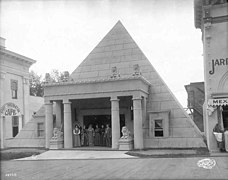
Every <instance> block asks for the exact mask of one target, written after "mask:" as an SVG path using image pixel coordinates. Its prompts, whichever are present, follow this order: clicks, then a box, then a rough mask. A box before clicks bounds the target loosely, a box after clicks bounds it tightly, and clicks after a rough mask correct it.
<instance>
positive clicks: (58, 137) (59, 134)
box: [51, 128, 63, 140]
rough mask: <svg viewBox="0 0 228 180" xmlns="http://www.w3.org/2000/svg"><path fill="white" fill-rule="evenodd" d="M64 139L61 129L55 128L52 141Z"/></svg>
mask: <svg viewBox="0 0 228 180" xmlns="http://www.w3.org/2000/svg"><path fill="white" fill-rule="evenodd" d="M62 138H63V132H61V130H60V129H59V128H54V130H53V136H52V138H51V139H52V140H61V139H62Z"/></svg>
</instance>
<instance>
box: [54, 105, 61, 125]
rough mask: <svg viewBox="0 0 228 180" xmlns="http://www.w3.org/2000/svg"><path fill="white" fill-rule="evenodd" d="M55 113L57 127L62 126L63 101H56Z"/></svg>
mask: <svg viewBox="0 0 228 180" xmlns="http://www.w3.org/2000/svg"><path fill="white" fill-rule="evenodd" d="M55 115H56V127H57V128H60V127H61V120H62V111H61V101H56V104H55Z"/></svg>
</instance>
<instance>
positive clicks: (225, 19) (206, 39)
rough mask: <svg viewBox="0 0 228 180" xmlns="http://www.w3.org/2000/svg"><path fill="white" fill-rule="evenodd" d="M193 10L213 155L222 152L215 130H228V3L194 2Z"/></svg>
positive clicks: (210, 147) (217, 0) (218, 1)
mask: <svg viewBox="0 0 228 180" xmlns="http://www.w3.org/2000/svg"><path fill="white" fill-rule="evenodd" d="M194 9H195V27H196V28H199V29H201V31H202V41H203V56H204V82H205V104H204V108H205V109H204V121H205V123H204V124H205V134H206V138H207V145H208V148H209V150H210V151H211V152H213V151H218V150H219V149H218V147H217V142H216V139H215V137H214V135H213V128H214V127H215V125H216V124H217V123H218V124H220V126H221V128H222V129H225V130H226V129H228V1H227V0H195V1H194Z"/></svg>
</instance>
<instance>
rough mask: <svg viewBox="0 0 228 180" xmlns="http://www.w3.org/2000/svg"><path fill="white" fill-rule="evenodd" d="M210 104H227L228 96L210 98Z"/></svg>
mask: <svg viewBox="0 0 228 180" xmlns="http://www.w3.org/2000/svg"><path fill="white" fill-rule="evenodd" d="M208 105H209V106H227V105H228V98H223V99H209V100H208Z"/></svg>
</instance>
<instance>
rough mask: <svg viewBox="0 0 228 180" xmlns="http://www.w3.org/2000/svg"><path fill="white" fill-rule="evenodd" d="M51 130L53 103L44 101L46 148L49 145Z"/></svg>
mask: <svg viewBox="0 0 228 180" xmlns="http://www.w3.org/2000/svg"><path fill="white" fill-rule="evenodd" d="M52 132H53V104H52V103H51V102H48V103H45V136H46V146H45V147H46V148H49V147H50V139H51V137H52Z"/></svg>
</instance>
